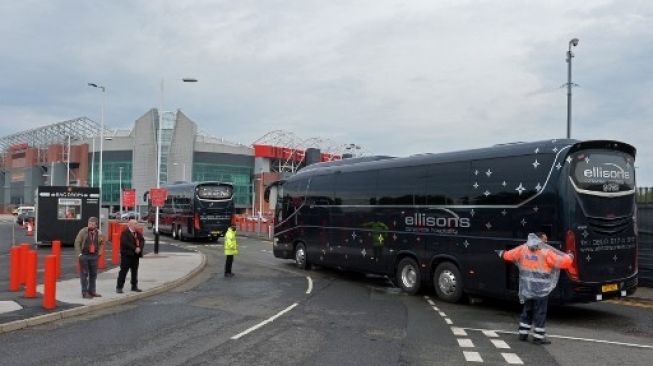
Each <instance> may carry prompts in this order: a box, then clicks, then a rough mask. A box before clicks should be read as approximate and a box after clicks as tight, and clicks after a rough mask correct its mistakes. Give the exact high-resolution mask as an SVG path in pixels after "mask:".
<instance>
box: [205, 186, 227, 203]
mask: <svg viewBox="0 0 653 366" xmlns="http://www.w3.org/2000/svg"><path fill="white" fill-rule="evenodd" d="M231 194H232V188H231V187H230V186H221V185H202V186H199V187H197V197H199V198H200V199H205V200H222V199H228V198H230V197H231Z"/></svg>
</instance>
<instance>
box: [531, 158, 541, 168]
mask: <svg viewBox="0 0 653 366" xmlns="http://www.w3.org/2000/svg"><path fill="white" fill-rule="evenodd" d="M540 165H541V164H540V162H539V161H537V159H535V161H534V162H533V168H535V169H537V167H538V166H540Z"/></svg>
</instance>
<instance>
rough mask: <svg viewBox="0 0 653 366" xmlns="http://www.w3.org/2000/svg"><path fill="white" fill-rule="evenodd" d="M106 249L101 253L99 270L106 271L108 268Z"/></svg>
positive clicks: (98, 261) (98, 262) (98, 263)
mask: <svg viewBox="0 0 653 366" xmlns="http://www.w3.org/2000/svg"><path fill="white" fill-rule="evenodd" d="M106 252H107V251H106V249H104V250H102V252H101V253H100V256H99V257H98V260H97V268H98V269H105V268H107V259H106Z"/></svg>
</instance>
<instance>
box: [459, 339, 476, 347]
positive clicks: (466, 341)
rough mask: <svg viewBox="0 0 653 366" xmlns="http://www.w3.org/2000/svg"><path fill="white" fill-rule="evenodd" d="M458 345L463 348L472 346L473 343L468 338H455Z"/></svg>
mask: <svg viewBox="0 0 653 366" xmlns="http://www.w3.org/2000/svg"><path fill="white" fill-rule="evenodd" d="M456 340H457V341H458V346H460V347H463V348H474V343H473V342H472V340H471V339H469V338H457V339H456Z"/></svg>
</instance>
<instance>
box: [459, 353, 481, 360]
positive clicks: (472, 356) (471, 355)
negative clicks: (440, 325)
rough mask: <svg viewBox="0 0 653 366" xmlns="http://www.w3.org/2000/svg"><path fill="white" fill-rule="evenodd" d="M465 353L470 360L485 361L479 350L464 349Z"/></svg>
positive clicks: (466, 358)
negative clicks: (469, 350)
mask: <svg viewBox="0 0 653 366" xmlns="http://www.w3.org/2000/svg"><path fill="white" fill-rule="evenodd" d="M463 355H464V356H465V360H466V361H468V362H483V359H482V358H481V355H480V354H479V353H478V352H468V351H463Z"/></svg>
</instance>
